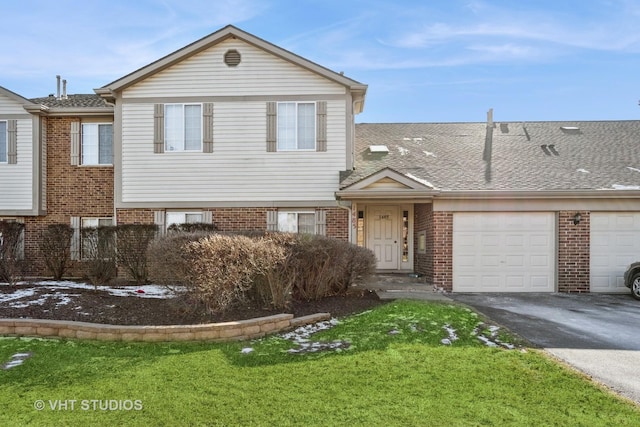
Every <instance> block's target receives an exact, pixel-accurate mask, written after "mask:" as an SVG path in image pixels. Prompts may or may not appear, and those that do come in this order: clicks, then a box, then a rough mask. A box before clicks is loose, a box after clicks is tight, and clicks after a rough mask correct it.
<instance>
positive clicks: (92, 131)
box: [82, 123, 113, 165]
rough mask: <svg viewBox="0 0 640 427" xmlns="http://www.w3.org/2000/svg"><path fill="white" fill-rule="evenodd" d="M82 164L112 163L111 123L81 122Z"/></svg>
mask: <svg viewBox="0 0 640 427" xmlns="http://www.w3.org/2000/svg"><path fill="white" fill-rule="evenodd" d="M82 164H83V165H110V164H113V125H112V124H111V123H83V124H82Z"/></svg>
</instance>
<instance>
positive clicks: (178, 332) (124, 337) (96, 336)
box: [0, 313, 331, 342]
mask: <svg viewBox="0 0 640 427" xmlns="http://www.w3.org/2000/svg"><path fill="white" fill-rule="evenodd" d="M330 317H331V315H330V314H329V313H316V314H311V315H309V316H303V317H297V318H295V319H294V318H293V314H276V315H273V316H267V317H257V318H254V319H247V320H238V321H235V322H223V323H207V324H202V325H168V326H118V325H103V324H100V323H87V322H73V321H68V320H46V319H0V335H4V336H28V337H42V338H52V337H59V338H77V339H88V340H99V341H147V342H150V341H156V342H158V341H215V342H222V341H244V340H249V339H253V338H260V337H263V336H265V335H267V334H273V333H277V332H281V331H285V330H287V329H291V328H296V327H299V326H303V325H308V324H311V323H316V322H320V321H323V320H328V319H329V318H330Z"/></svg>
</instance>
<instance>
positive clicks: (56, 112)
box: [47, 107, 113, 117]
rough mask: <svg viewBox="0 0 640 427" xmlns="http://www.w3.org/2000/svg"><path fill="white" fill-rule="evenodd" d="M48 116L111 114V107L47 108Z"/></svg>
mask: <svg viewBox="0 0 640 427" xmlns="http://www.w3.org/2000/svg"><path fill="white" fill-rule="evenodd" d="M47 115H48V116H50V117H59V116H71V115H73V116H81V117H96V116H113V107H90V108H87V107H77V108H60V107H58V108H49V110H48V114H47Z"/></svg>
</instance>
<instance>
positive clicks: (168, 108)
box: [164, 104, 203, 152]
mask: <svg viewBox="0 0 640 427" xmlns="http://www.w3.org/2000/svg"><path fill="white" fill-rule="evenodd" d="M202 120H203V117H202V104H165V106H164V151H165V152H167V151H173V152H176V151H202Z"/></svg>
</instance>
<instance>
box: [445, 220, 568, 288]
mask: <svg viewBox="0 0 640 427" xmlns="http://www.w3.org/2000/svg"><path fill="white" fill-rule="evenodd" d="M554 230H555V215H554V214H553V213H550V212H549V213H548V212H499V213H498V212H495V213H488V212H484V213H454V215H453V291H454V292H553V291H554V290H555V237H554V236H555V234H554Z"/></svg>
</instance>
